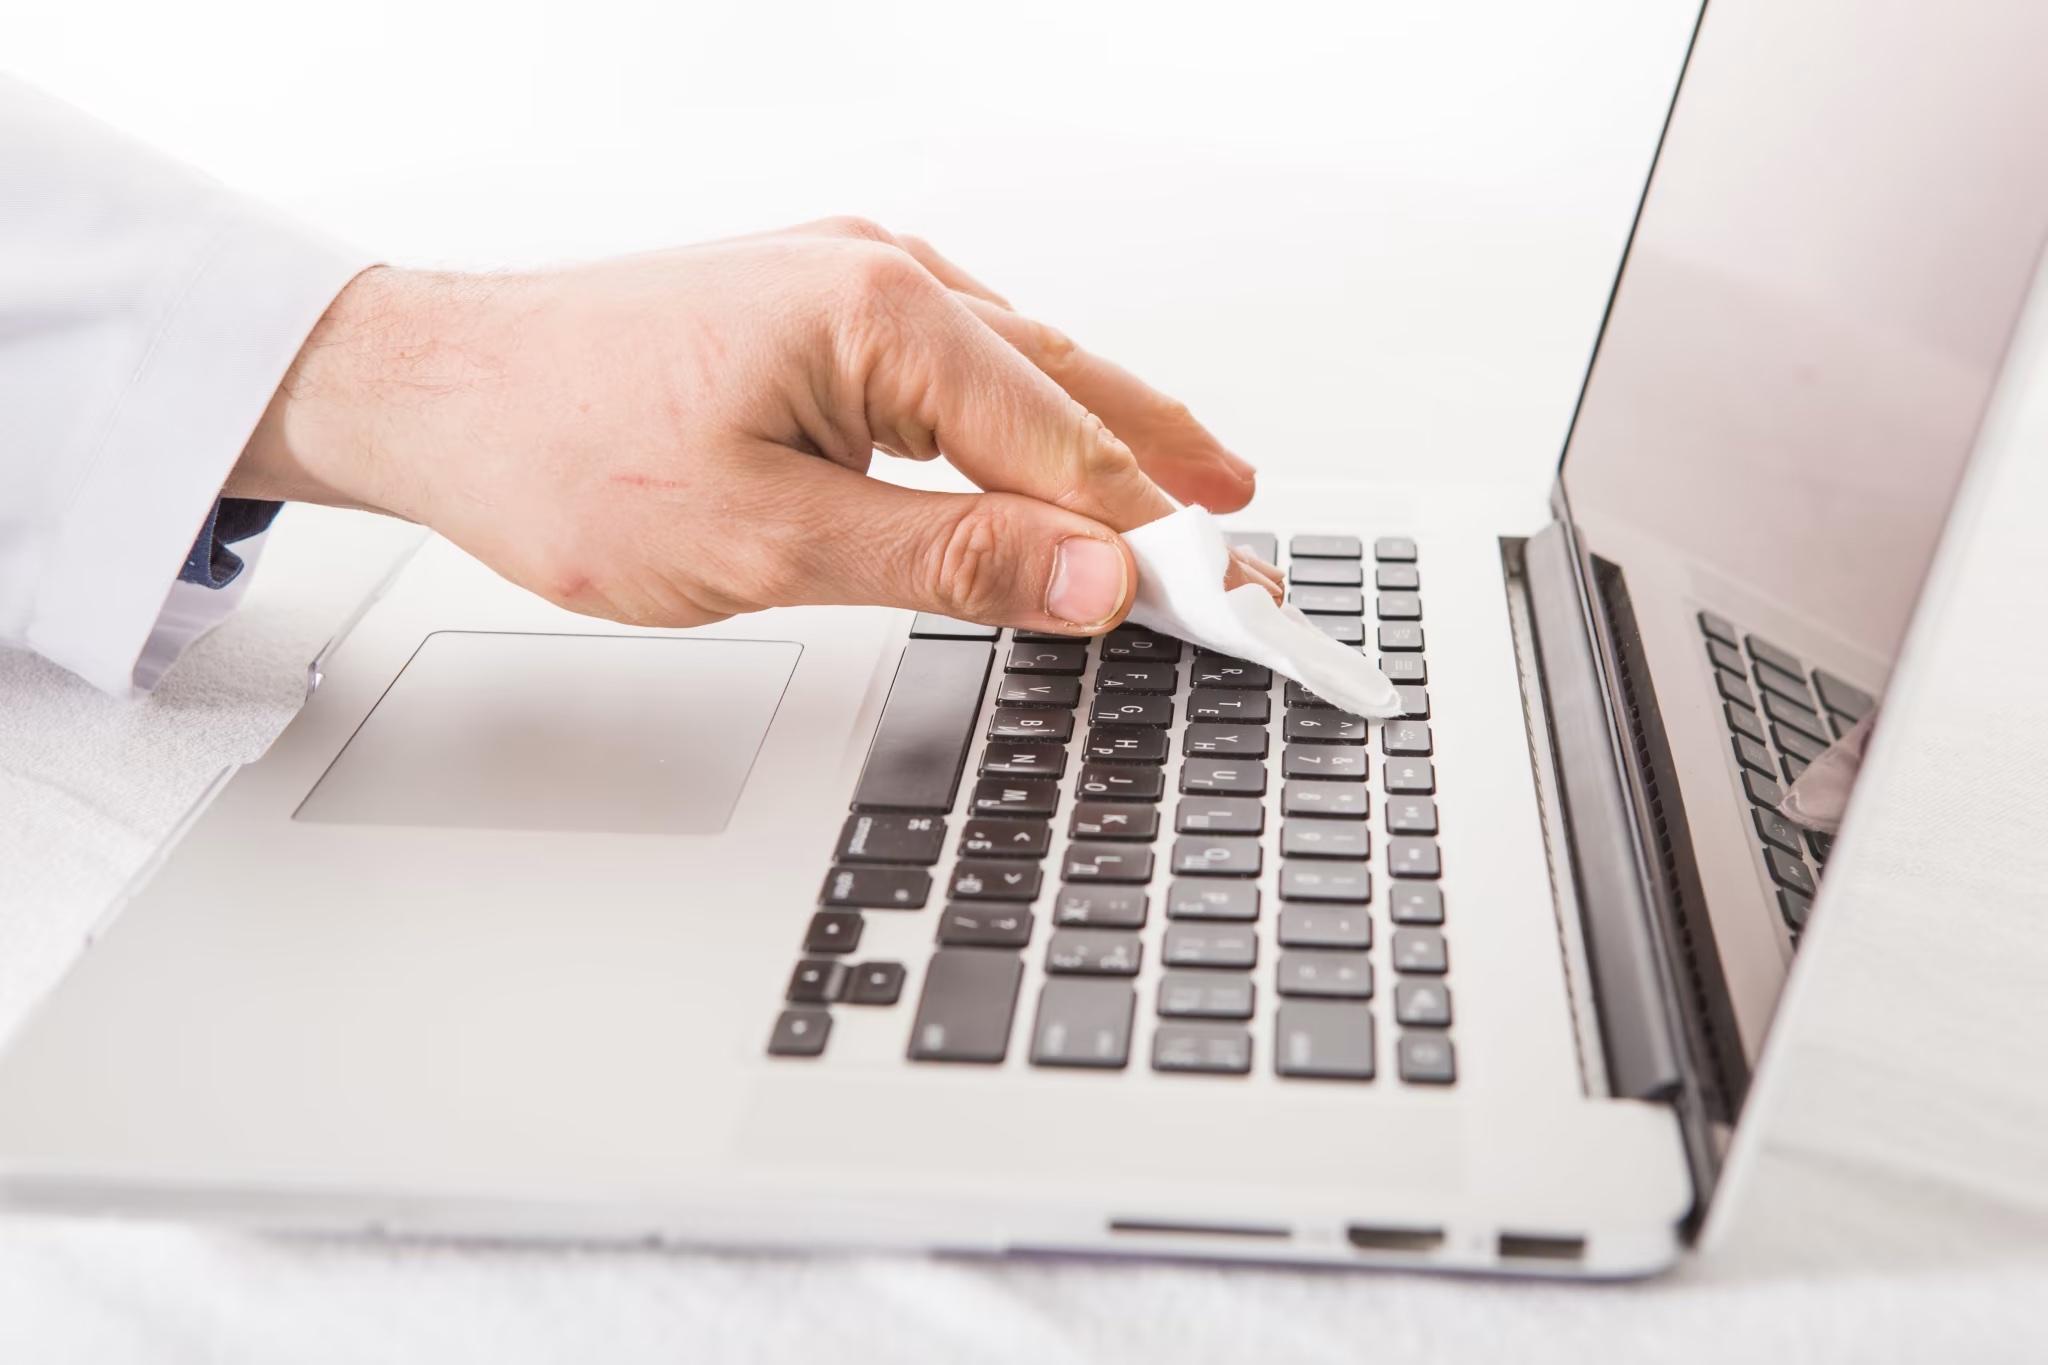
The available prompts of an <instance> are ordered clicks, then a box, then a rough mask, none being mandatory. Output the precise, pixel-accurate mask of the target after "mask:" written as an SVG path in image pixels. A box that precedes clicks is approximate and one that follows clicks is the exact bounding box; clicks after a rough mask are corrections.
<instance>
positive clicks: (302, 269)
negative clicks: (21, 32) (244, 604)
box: [0, 76, 371, 694]
mask: <svg viewBox="0 0 2048 1365" xmlns="http://www.w3.org/2000/svg"><path fill="white" fill-rule="evenodd" d="M369 264H371V261H370V259H369V258H367V257H365V256H364V255H362V254H361V253H359V252H356V251H353V250H350V249H349V248H347V247H344V246H341V245H338V244H336V243H333V242H329V241H327V240H325V239H324V238H322V237H320V236H319V235H318V234H315V233H312V232H309V231H308V230H307V229H305V228H304V227H302V226H300V225H298V224H296V223H293V222H290V221H288V220H286V219H284V218H282V217H280V216H278V215H276V214H274V213H272V212H270V211H268V210H266V209H265V208H263V207H262V206H261V205H258V204H256V203H253V202H251V201H250V200H248V199H245V198H243V197H241V196H240V195H237V194H235V193H233V192H231V191H229V190H228V189H226V188H225V187H224V186H222V185H219V184H217V183H215V182H214V181H212V180H210V179H208V178H207V177H205V176H203V175H200V174H198V173H196V172H194V171H192V170H191V169H189V168H187V167H184V166H181V165H179V164H178V163H176V162H174V161H172V160H169V159H167V158H165V157H163V156H162V155H159V154H157V153H155V152H152V151H151V150H150V149H148V148H147V147H144V146H142V145H141V144H139V143H136V142H133V141H131V140H129V139H127V138H125V137H123V136H121V135H120V134H118V133H116V132H114V131H113V130H111V129H109V128H107V127H105V126H103V125H101V124H100V123H98V122H96V121H95V120H93V119H91V118H88V117H87V116H85V115H84V114H82V113H80V112H79V111H77V110H75V109H72V108H70V107H68V106H66V105H64V104H61V103H59V102H58V101H56V100H54V99H51V98H50V97H48V96H46V95H43V94H41V93H39V92H37V91H35V90H32V89H30V88H29V87H27V86H25V85H22V84H21V83H19V82H17V81H13V80H11V79H9V78H7V77H5V76H0V646H11V647H15V648H27V649H32V650H35V651H36V652H38V653H40V654H42V655H44V656H45V657H47V658H49V659H52V660H54V661H55V662H57V663H59V664H61V665H63V666H64V667H65V668H68V669H70V670H72V671H73V672H74V673H77V674H78V675H80V676H81V677H83V678H85V679H86V680H87V681H89V682H91V683H92V684H94V685H95V686H97V687H99V688H101V689H103V690H105V691H108V692H112V693H116V694H126V693H130V692H132V691H134V690H135V689H137V688H138V687H141V688H146V687H148V686H150V685H152V684H153V683H154V681H155V679H156V677H157V675H159V674H160V673H161V672H162V671H163V667H164V666H165V665H166V664H167V663H168V662H169V659H170V658H171V657H175V654H176V651H177V650H178V649H181V648H183V646H184V645H185V644H186V643H189V642H190V641H191V640H192V639H195V638H197V636H198V635H199V634H201V633H203V632H204V630H205V629H206V628H207V627H208V626H210V625H211V624H212V623H213V622H215V621H218V620H219V619H220V617H221V616H223V615H225V614H226V613H227V611H229V610H230V609H231V608H232V606H233V603H234V599H235V597H236V596H238V595H239V594H238V593H235V592H233V591H212V590H209V589H206V588H203V587H195V586H194V585H191V584H180V585H179V591H178V592H176V593H175V594H174V593H173V592H172V586H173V584H174V583H175V582H176V580H177V577H178V573H179V570H180V568H181V567H182V566H183V565H184V563H185V559H186V556H187V554H188V553H189V552H190V551H191V549H192V546H193V541H194V539H195V537H196V536H197V535H198V533H199V530H200V528H201V526H202V525H203V524H204V523H205V521H206V519H207V516H208V514H209V513H210V512H211V511H212V509H213V506H214V502H215V500H216V499H217V498H218V497H219V496H220V490H221V485H222V484H223V482H225V480H226V478H227V476H228V473H229V471H230V470H231V469H232V468H233V466H234V463H235V460H236V458H237V457H238V456H239V455H240V454H241V451H242V447H243V445H244V444H245V443H246V442H247V441H248V438H249V434H250V432H251V431H253V430H254V429H255V426H256V423H257V420H258V419H259V418H260V417H261V416H262V415H263V410H264V408H265V407H266V406H267V405H268V404H269V401H270V398H271V395H272V394H273V393H274V392H275V391H276V388H277V385H278V382H279V381H280V380H281V379H282V378H283V377H284V373H285V371H286V370H287V369H288V368H290V366H291V363H292V360H293V358H294V357H295V356H296V355H297V354H298V350H299V347H300V345H301V344H302V343H303V342H304V341H305V339H306V335H307V333H308V332H310V331H311V330H312V329H313V326H314V324H315V323H317V322H318V321H319V320H320V315H321V314H322V313H324V312H325V311H326V310H327V306H328V304H330V303H331V302H333V300H334V296H335V295H336V294H338V293H340V292H341V289H342V287H343V286H344V285H346V284H347V283H348V281H349V280H350V279H352V278H353V277H354V276H355V275H356V274H357V273H358V272H359V271H361V270H362V269H363V268H364V267H366V266H367V265H369ZM247 577H248V574H246V573H245V574H243V575H242V576H241V580H238V585H239V583H240V582H241V581H242V580H246V579H247ZM186 589H190V591H187V590H186Z"/></svg>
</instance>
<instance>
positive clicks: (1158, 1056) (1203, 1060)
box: [1152, 1024, 1252, 1076]
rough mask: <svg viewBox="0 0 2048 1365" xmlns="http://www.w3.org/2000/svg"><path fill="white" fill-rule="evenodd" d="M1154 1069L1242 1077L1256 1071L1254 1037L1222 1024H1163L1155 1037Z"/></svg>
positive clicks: (1154, 1034)
mask: <svg viewBox="0 0 2048 1365" xmlns="http://www.w3.org/2000/svg"><path fill="white" fill-rule="evenodd" d="M1152 1069H1153V1070H1154V1071H1195V1072H1203V1073H1207V1074H1210V1075H1219V1076H1242V1075H1244V1074H1245V1073H1246V1072H1248V1071H1250V1070H1251V1069H1252V1035H1251V1034H1250V1033H1249V1032H1248V1031H1246V1030H1244V1029H1241V1028H1229V1027H1226V1026H1225V1025H1221V1024H1161V1025H1160V1026H1159V1027H1158V1028H1157V1029H1156V1030H1154V1032H1153V1034H1152Z"/></svg>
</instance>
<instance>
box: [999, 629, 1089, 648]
mask: <svg viewBox="0 0 2048 1365" xmlns="http://www.w3.org/2000/svg"><path fill="white" fill-rule="evenodd" d="M1010 638H1011V639H1012V640H1028V641H1030V642H1031V643H1033V644H1039V645H1057V644H1064V643H1066V642H1067V641H1070V640H1076V639H1081V637H1079V636H1077V635H1075V634H1073V633H1072V632H1071V631H1064V630H1013V631H1011V632H1010ZM1081 643H1082V644H1087V643H1088V642H1087V641H1086V640H1085V639H1081Z"/></svg>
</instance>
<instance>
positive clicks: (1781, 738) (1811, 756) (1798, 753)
mask: <svg viewBox="0 0 2048 1365" xmlns="http://www.w3.org/2000/svg"><path fill="white" fill-rule="evenodd" d="M1771 742H1772V743H1773V744H1775V745H1777V746H1778V749H1779V751H1780V752H1782V753H1787V754H1790V755H1792V757H1794V758H1796V759H1798V760H1799V761H1800V762H1802V763H1811V762H1813V761H1814V760H1815V759H1816V758H1819V757H1820V756H1821V751H1822V750H1824V749H1826V748H1827V745H1825V744H1822V743H1821V742H1820V741H1819V740H1817V739H1812V738H1810V737H1808V736H1806V735H1802V734H1800V733H1799V732H1798V731H1797V730H1794V729H1792V728H1790V727H1789V726H1784V725H1773V726H1772V727H1771Z"/></svg>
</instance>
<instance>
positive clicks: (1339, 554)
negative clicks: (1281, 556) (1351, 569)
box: [1287, 536, 1365, 559]
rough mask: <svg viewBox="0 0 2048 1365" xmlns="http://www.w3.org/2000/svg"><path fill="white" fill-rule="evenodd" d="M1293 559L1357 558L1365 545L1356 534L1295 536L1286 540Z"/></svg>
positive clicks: (1288, 551)
mask: <svg viewBox="0 0 2048 1365" xmlns="http://www.w3.org/2000/svg"><path fill="white" fill-rule="evenodd" d="M1287 553H1288V556H1289V557H1290V558H1293V559H1357V558H1358V557H1359V556H1361V555H1363V554H1364V553H1365V545H1364V544H1363V542H1361V541H1360V540H1359V539H1358V537H1357V536H1296V537H1294V538H1293V539H1292V540H1290V541H1288V542H1287Z"/></svg>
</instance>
